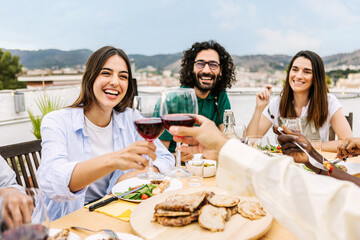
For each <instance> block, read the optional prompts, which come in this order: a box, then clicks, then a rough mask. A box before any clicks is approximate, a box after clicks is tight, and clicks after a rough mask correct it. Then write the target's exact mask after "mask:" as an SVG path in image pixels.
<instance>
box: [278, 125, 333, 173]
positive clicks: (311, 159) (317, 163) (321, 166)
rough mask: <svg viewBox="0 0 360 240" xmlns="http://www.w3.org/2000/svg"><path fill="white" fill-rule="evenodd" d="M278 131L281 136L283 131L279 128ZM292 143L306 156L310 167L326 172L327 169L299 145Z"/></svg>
mask: <svg viewBox="0 0 360 240" xmlns="http://www.w3.org/2000/svg"><path fill="white" fill-rule="evenodd" d="M278 131H279V132H280V133H282V134H283V133H284V130H283V129H282V128H281V127H279V128H278ZM292 142H293V143H294V144H295V145H296V146H297V147H298V148H300V149H301V150H302V151H303V152H304V153H305V154H306V155H307V156H308V158H309V162H310V164H311V165H313V166H314V167H317V168H320V169H321V170H325V171H328V169H326V168H325V167H324V165H323V164H321V163H319V162H318V161H316V160H315V159H314V158H313V157H311V156H310V154H309V153H308V152H307V151H306V150H305V149H304V148H303V147H301V146H300V144H298V143H297V142H295V141H292ZM323 162H324V157H323Z"/></svg>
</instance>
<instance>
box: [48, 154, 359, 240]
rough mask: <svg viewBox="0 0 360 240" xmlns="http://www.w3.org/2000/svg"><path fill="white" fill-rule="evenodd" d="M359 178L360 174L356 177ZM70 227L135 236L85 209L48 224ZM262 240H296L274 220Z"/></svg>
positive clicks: (125, 225)
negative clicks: (108, 230)
mask: <svg viewBox="0 0 360 240" xmlns="http://www.w3.org/2000/svg"><path fill="white" fill-rule="evenodd" d="M323 155H324V156H325V157H326V158H329V159H332V158H334V157H335V153H330V152H323ZM348 161H351V162H357V163H359V164H360V157H355V158H349V159H348ZM356 176H357V177H360V174H357V175H356ZM179 180H180V181H182V183H183V188H189V186H188V185H187V183H186V179H179ZM202 186H204V187H215V186H216V183H215V177H210V178H204V181H203V185H202ZM71 226H80V227H85V228H89V229H94V230H97V229H112V230H113V231H115V232H124V233H131V234H135V233H134V232H133V231H132V229H131V226H130V222H126V221H122V220H119V219H116V218H113V217H110V216H108V215H105V214H102V213H98V212H95V211H94V212H90V211H89V210H88V209H87V208H85V207H83V208H81V209H79V210H77V211H75V212H72V213H70V214H68V215H66V216H64V217H62V218H59V219H57V220H55V221H53V222H51V223H50V228H57V229H63V228H70V227H71ZM71 231H72V232H74V233H76V234H77V235H79V236H80V237H81V238H82V239H85V238H86V237H87V236H89V235H91V234H93V233H91V232H86V231H82V230H75V229H71ZM260 239H262V240H292V239H296V238H295V237H294V236H293V235H292V234H291V233H290V232H289V231H288V230H286V229H285V228H284V227H283V226H281V225H280V224H279V223H278V222H277V221H276V220H275V219H274V220H273V223H272V226H271V228H270V230H269V231H268V232H267V233H266V234H265V235H263V236H262V237H261V238H260Z"/></svg>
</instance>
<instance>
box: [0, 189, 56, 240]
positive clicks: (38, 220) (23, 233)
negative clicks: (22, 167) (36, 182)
mask: <svg viewBox="0 0 360 240" xmlns="http://www.w3.org/2000/svg"><path fill="white" fill-rule="evenodd" d="M25 192H26V194H27V195H28V196H30V197H31V199H32V200H33V205H34V209H33V211H32V216H31V222H30V223H25V224H23V225H21V226H17V227H14V228H8V225H7V223H6V220H5V217H4V216H5V214H7V215H8V214H10V213H9V212H8V211H7V210H6V209H7V208H6V207H5V206H3V207H2V208H1V207H0V220H1V233H0V239H2V240H28V239H32V240H44V239H48V236H49V223H50V221H49V217H48V214H47V208H46V204H45V201H44V197H43V193H42V192H41V191H40V189H38V188H26V189H25ZM0 203H1V201H0ZM2 205H3V204H2ZM1 209H2V211H1ZM1 216H3V217H1ZM8 216H9V215H8Z"/></svg>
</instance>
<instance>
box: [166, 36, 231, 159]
mask: <svg viewBox="0 0 360 240" xmlns="http://www.w3.org/2000/svg"><path fill="white" fill-rule="evenodd" d="M234 70H235V66H234V63H233V60H232V58H231V56H230V54H229V53H228V52H227V51H226V50H225V48H224V47H223V46H221V45H220V44H219V43H217V42H215V41H205V42H200V43H199V42H196V43H194V44H193V45H192V46H191V48H190V49H188V50H186V51H184V56H183V58H182V61H181V70H180V84H181V87H182V88H194V89H195V92H196V95H197V100H198V108H199V111H198V113H199V114H200V115H203V116H205V117H207V118H208V119H211V120H212V121H214V122H215V124H216V126H217V127H218V128H219V129H220V131H223V130H224V123H223V116H224V111H225V109H230V101H229V98H228V95H227V93H226V91H225V90H226V88H230V87H231V85H232V84H233V83H234V82H235V81H236V79H235V73H234ZM159 139H160V140H161V141H162V143H163V144H164V145H165V146H166V147H167V148H168V149H169V151H170V152H172V153H174V152H175V148H176V143H175V142H174V141H173V140H172V135H171V134H170V133H168V132H167V131H164V133H163V134H162V135H161V136H160V137H159ZM192 158H193V154H184V153H182V156H181V160H182V161H183V162H185V161H187V160H190V159H192Z"/></svg>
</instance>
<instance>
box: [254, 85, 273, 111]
mask: <svg viewBox="0 0 360 240" xmlns="http://www.w3.org/2000/svg"><path fill="white" fill-rule="evenodd" d="M271 89H272V86H271V85H266V86H265V89H264V90H262V91H261V92H259V93H257V94H256V107H257V108H261V109H264V108H265V107H266V106H267V105H268V104H269V102H270V96H271Z"/></svg>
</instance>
